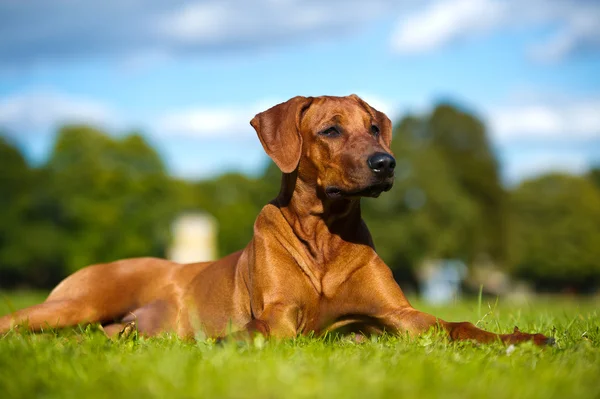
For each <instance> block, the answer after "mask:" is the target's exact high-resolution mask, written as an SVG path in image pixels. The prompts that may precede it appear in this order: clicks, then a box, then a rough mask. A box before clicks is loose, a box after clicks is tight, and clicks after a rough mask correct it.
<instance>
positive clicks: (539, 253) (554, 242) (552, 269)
mask: <svg viewBox="0 0 600 399" xmlns="http://www.w3.org/2000/svg"><path fill="white" fill-rule="evenodd" d="M510 209H511V212H510V235H509V237H510V245H509V249H510V259H511V264H512V267H513V272H514V273H515V274H516V275H518V276H520V277H522V278H525V279H528V280H530V281H534V282H537V283H539V284H540V285H546V286H550V287H563V286H568V285H572V286H574V287H585V286H590V285H593V284H594V283H596V284H597V283H598V282H599V281H600V189H599V188H598V187H597V186H595V185H594V184H593V183H592V182H591V181H590V180H589V179H586V178H583V177H579V176H569V175H561V174H550V175H545V176H542V177H539V178H535V179H532V180H528V181H526V182H523V183H522V184H521V185H519V186H518V187H517V188H516V189H515V190H514V192H513V193H512V194H511V197H510Z"/></svg>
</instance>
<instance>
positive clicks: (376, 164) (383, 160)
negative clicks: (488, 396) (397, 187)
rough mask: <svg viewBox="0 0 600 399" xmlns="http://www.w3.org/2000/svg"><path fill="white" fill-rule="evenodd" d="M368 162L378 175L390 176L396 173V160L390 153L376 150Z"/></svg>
mask: <svg viewBox="0 0 600 399" xmlns="http://www.w3.org/2000/svg"><path fill="white" fill-rule="evenodd" d="M367 164H368V165H369V168H371V170H372V171H373V172H375V174H376V175H377V176H382V177H388V176H392V175H393V174H394V168H395V167H396V160H395V159H394V157H393V156H391V155H390V154H387V153H385V152H376V153H375V154H373V155H371V156H370V157H369V159H367Z"/></svg>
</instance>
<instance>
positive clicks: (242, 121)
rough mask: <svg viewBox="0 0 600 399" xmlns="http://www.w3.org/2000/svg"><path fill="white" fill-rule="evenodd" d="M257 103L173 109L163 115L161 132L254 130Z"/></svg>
mask: <svg viewBox="0 0 600 399" xmlns="http://www.w3.org/2000/svg"><path fill="white" fill-rule="evenodd" d="M257 112H258V111H255V107H195V108H188V109H185V110H179V111H172V112H168V113H167V114H165V115H163V116H162V117H160V118H159V119H158V121H157V123H156V127H155V129H154V130H156V132H157V133H158V134H161V135H163V134H168V135H176V136H182V137H231V136H239V135H246V134H249V133H250V132H251V131H252V127H251V126H250V120H251V119H252V118H253V117H254V115H255V114H256V113H257Z"/></svg>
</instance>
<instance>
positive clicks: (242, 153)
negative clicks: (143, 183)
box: [0, 0, 600, 185]
mask: <svg viewBox="0 0 600 399" xmlns="http://www.w3.org/2000/svg"><path fill="white" fill-rule="evenodd" d="M351 93H356V94H358V95H360V96H361V97H363V98H364V99H365V100H366V101H367V102H369V103H370V104H371V105H373V106H374V107H376V108H378V109H380V110H382V111H384V112H386V113H387V114H388V115H389V116H390V117H391V118H392V120H393V121H398V120H399V118H401V117H402V116H403V115H405V114H406V113H408V112H410V113H416V114H421V113H426V112H428V111H430V110H431V109H432V107H434V106H435V104H436V103H439V102H441V101H451V102H453V103H455V104H457V105H459V106H461V107H464V108H465V109H467V110H469V111H470V112H473V113H474V114H475V115H477V117H479V118H481V119H482V120H483V121H484V123H485V124H486V126H487V128H488V131H489V134H490V138H491V142H492V144H493V146H494V149H495V150H496V152H497V154H498V157H499V159H500V161H501V168H502V169H501V172H502V176H503V179H504V181H505V182H506V184H507V185H512V184H516V183H518V182H520V181H522V180H523V179H526V178H529V177H532V176H536V175H538V174H541V173H545V172H548V171H564V172H570V173H583V172H585V171H586V170H587V169H588V168H589V167H590V166H591V165H597V164H600V1H597V0H528V1H519V0H396V1H392V0H370V1H355V0H328V1H325V0H321V1H310V0H306V1H299V0H255V1H247V0H214V1H184V0H173V1H168V2H166V1H158V0H118V1H116V0H104V1H97V2H91V1H81V0H27V1H25V0H0V130H1V131H2V132H3V133H1V134H3V135H4V136H6V137H8V138H9V140H10V141H11V142H14V143H15V144H16V145H18V146H19V147H20V148H21V149H22V150H23V151H24V153H25V154H26V156H27V158H28V159H30V160H31V161H32V162H33V163H36V164H39V163H42V162H43V161H44V159H45V157H46V156H47V155H48V152H49V151H50V150H51V147H52V143H53V138H54V134H55V132H56V130H57V127H58V126H60V125H61V124H64V123H90V124H93V125H96V126H99V127H101V128H103V129H106V130H107V131H109V132H111V134H115V135H119V134H123V133H126V132H128V131H132V130H135V131H141V132H143V134H144V135H145V136H146V137H147V138H148V140H149V141H150V142H151V143H152V144H153V145H154V146H155V147H156V148H157V150H158V151H159V152H160V153H161V155H162V156H163V159H164V160H165V162H166V164H167V166H168V168H169V171H170V172H171V173H172V174H174V175H176V176H180V177H184V178H189V179H200V178H210V177H212V176H215V175H218V174H221V173H224V172H229V171H242V172H244V173H249V174H259V173H260V172H261V171H262V170H263V168H264V167H265V165H266V164H267V158H266V155H264V152H263V150H262V148H261V146H260V143H259V141H258V139H257V138H256V133H255V132H254V130H253V129H252V128H251V126H250V125H249V121H250V120H251V119H252V117H253V116H254V115H255V114H256V113H258V112H260V111H263V110H265V109H267V108H269V107H270V106H272V105H275V104H277V103H279V102H282V101H285V100H287V99H288V98H291V97H293V96H296V95H304V96H317V95H323V94H327V95H348V94H351Z"/></svg>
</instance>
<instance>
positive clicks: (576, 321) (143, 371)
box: [0, 293, 600, 398]
mask: <svg viewBox="0 0 600 399" xmlns="http://www.w3.org/2000/svg"><path fill="white" fill-rule="evenodd" d="M0 298H4V300H2V301H0V314H3V313H6V312H7V311H9V310H10V309H11V308H12V310H14V306H17V305H18V307H22V306H26V305H29V304H31V303H36V302H38V301H40V300H43V298H44V295H43V294H39V295H32V294H25V293H19V294H18V295H14V294H7V293H4V294H2V293H0ZM7 302H10V303H12V305H11V307H8V306H7V305H6V303H7ZM414 302H415V303H414V304H415V306H416V307H418V308H421V309H423V310H427V311H429V312H431V313H434V314H436V315H439V316H440V317H443V318H446V319H448V320H469V321H472V322H477V323H478V324H479V325H480V326H482V327H484V328H487V329H489V330H492V331H502V332H506V331H510V330H512V328H513V327H514V326H515V325H518V326H519V328H521V329H522V330H524V331H540V332H543V333H545V334H547V335H553V336H554V337H555V338H556V340H557V344H556V346H554V347H550V348H538V347H535V346H533V345H531V344H524V345H520V346H517V347H505V346H503V345H501V344H493V345H475V344H472V343H450V342H447V341H446V340H445V339H443V338H441V337H439V336H434V335H432V334H427V335H425V336H423V337H420V338H419V339H416V340H409V339H407V338H405V337H390V336H384V337H379V338H373V339H371V340H369V341H367V342H364V343H356V342H354V341H353V340H350V339H343V338H342V339H340V338H336V337H324V338H306V337H303V338H298V339H294V340H287V341H283V342H274V341H269V342H265V341H264V340H261V339H257V340H256V341H255V342H254V344H251V345H240V344H235V343H226V344H224V345H218V344H215V343H213V342H211V341H202V342H186V341H182V340H180V339H178V338H176V337H172V336H163V337H159V338H152V339H145V338H142V337H133V338H130V339H127V340H122V341H117V342H114V341H110V340H107V339H106V338H105V337H104V335H103V334H102V332H101V331H99V329H98V328H97V327H94V326H88V327H78V328H74V329H70V330H65V331H60V332H47V333H45V334H37V335H33V334H18V333H10V334H8V335H7V336H5V337H4V338H0V397H3V398H13V397H14V398H16V397H22V398H32V397H49V398H70V397H77V398H82V397H86V398H89V397H92V398H95V397H111V398H123V397H132V398H152V397H155V398H175V397H185V398H187V397H189V398H192V397H194V398H196V397H208V398H217V397H227V398H284V397H285V398H312V397H326V398H336V397H339V398H373V397H404V398H429V397H432V398H433V397H444V398H454V397H456V398H469V397H477V398H509V397H510V398H531V397H535V398H551V397H561V398H596V397H599V396H600V383H599V380H598V378H599V376H600V319H599V313H598V309H597V306H596V303H595V302H594V301H593V300H591V299H590V300H576V299H564V298H562V299H556V298H541V299H536V300H535V301H530V302H527V303H509V302H506V301H503V300H500V301H498V302H497V303H496V300H495V298H494V299H490V300H486V298H484V299H483V300H482V304H481V309H480V308H479V305H478V301H477V300H473V301H459V302H457V303H455V304H452V305H446V306H443V307H432V306H427V305H424V304H420V303H419V302H418V301H414ZM18 307H17V308H18Z"/></svg>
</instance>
